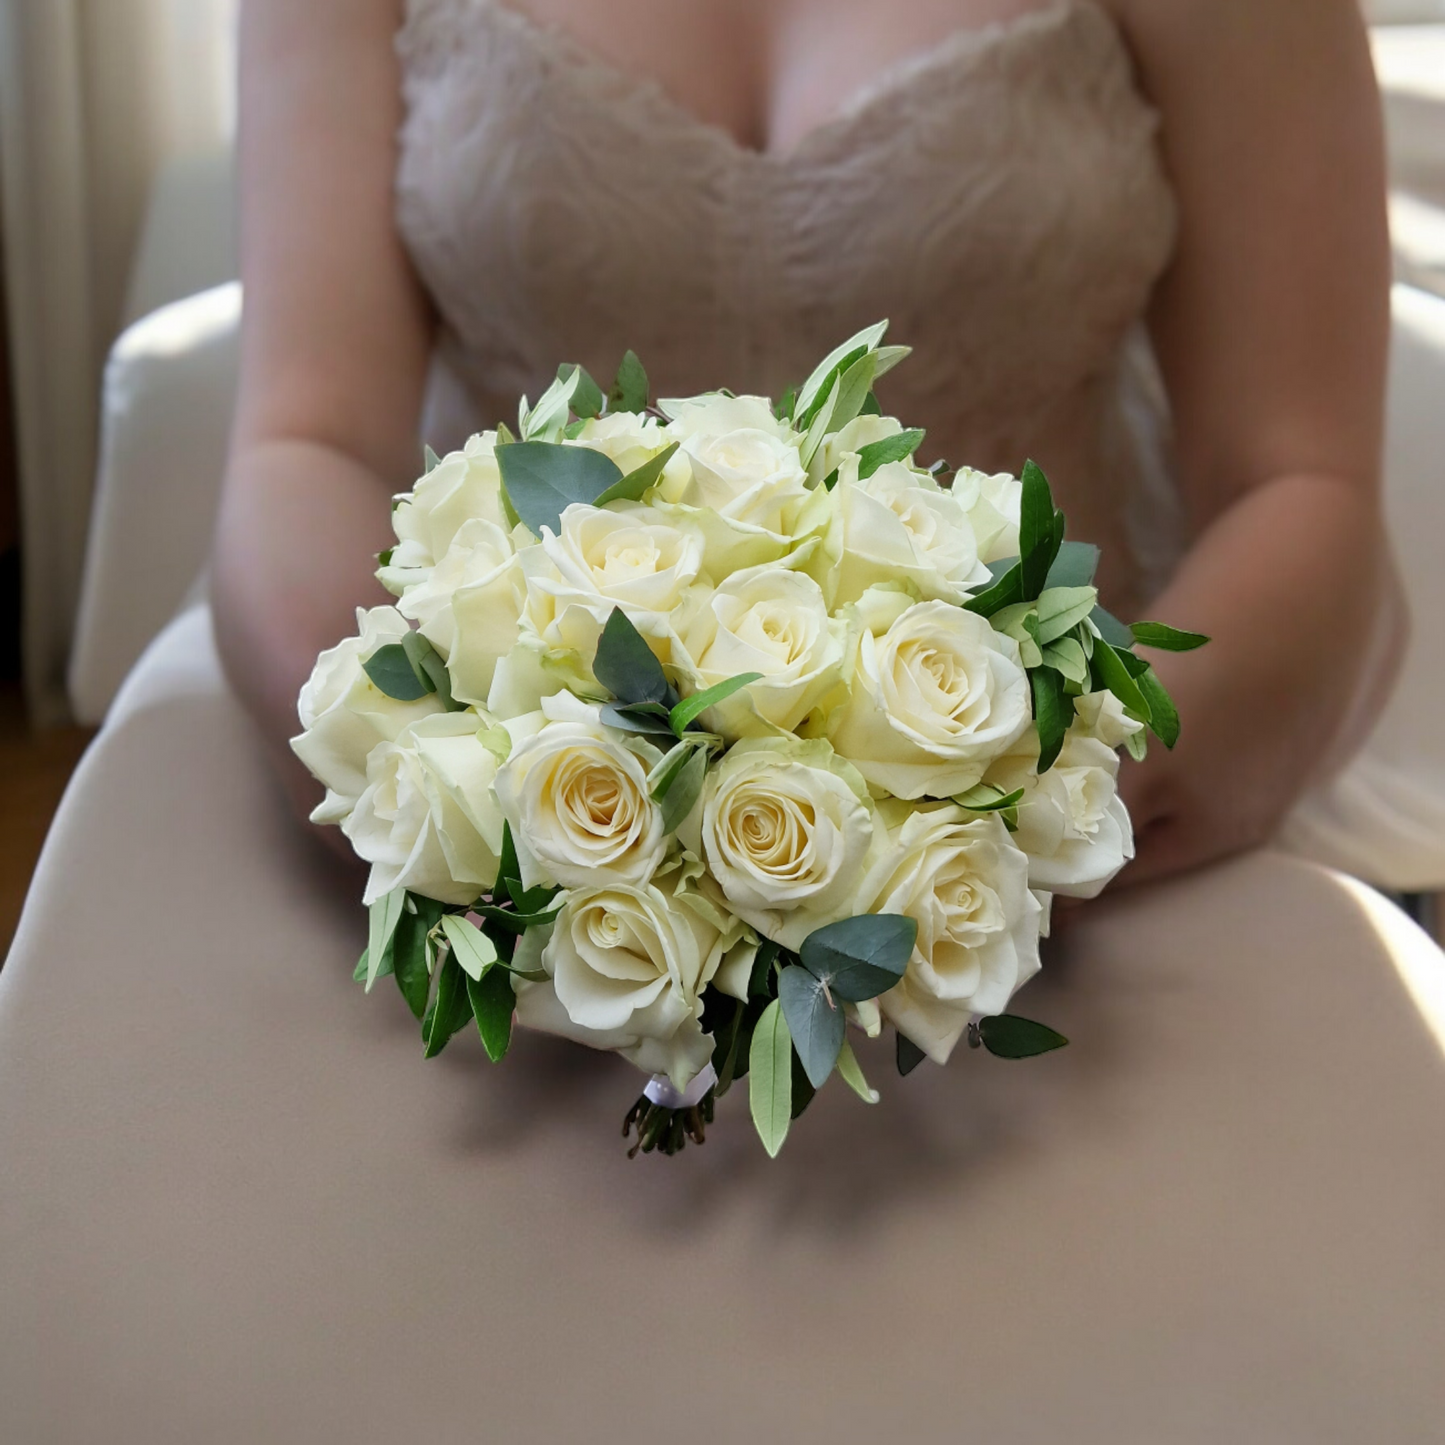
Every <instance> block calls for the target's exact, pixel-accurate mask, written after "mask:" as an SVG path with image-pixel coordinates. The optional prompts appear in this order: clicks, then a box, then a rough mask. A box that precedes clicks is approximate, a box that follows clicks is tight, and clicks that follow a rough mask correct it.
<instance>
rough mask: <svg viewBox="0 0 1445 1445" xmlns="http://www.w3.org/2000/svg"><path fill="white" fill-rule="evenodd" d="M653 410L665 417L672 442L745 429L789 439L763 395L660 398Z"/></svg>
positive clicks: (708, 394)
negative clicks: (655, 408) (655, 409)
mask: <svg viewBox="0 0 1445 1445" xmlns="http://www.w3.org/2000/svg"><path fill="white" fill-rule="evenodd" d="M657 409H658V410H659V411H660V412H661V413H662V414H663V415H664V416H665V417H667V418H668V426H667V434H668V436H669V437H671V438H672V439H673V440H674V441H686V440H687V439H688V438H689V437H694V436H709V437H717V436H722V435H723V434H724V433H725V432H732V431H739V430H743V429H747V430H750V431H763V432H767V433H768V434H769V435H771V436H775V437H778V438H780V439H787V438H789V437H791V436H792V431H791V430H790V429H789V427H788V425H787V423H786V422H780V421H779V420H778V419H777V418H776V417H775V416H774V415H773V408H772V403H771V402H770V401H769V400H768V398H767V397H765V396H728V395H726V394H725V393H723V392H720V391H710V392H705V393H704V394H703V395H701V396H687V397H664V398H663V399H662V400H661V401H659V402H658V403H657Z"/></svg>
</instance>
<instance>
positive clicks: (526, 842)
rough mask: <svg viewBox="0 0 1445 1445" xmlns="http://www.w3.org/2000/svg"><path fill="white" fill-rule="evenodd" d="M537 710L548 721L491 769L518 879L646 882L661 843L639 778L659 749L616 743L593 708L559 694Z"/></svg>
mask: <svg viewBox="0 0 1445 1445" xmlns="http://www.w3.org/2000/svg"><path fill="white" fill-rule="evenodd" d="M542 707H543V711H544V712H545V713H547V714H549V715H550V716H552V717H553V718H555V719H556V720H555V721H550V722H548V723H547V725H546V726H545V727H543V728H542V729H541V731H540V732H538V733H536V734H535V735H534V736H533V737H531V738H528V739H527V740H525V741H524V742H521V743H520V744H518V745H517V746H516V747H514V748H513V750H512V753H511V756H510V757H509V758H508V759H507V761H506V763H505V764H504V765H503V767H502V769H501V771H500V773H499V774H498V776H497V798H498V800H499V802H500V804H501V807H502V809H503V811H504V812H505V813H506V815H507V818H508V820H509V821H510V822H511V825H512V837H513V839H514V840H515V842H516V846H517V861H518V863H519V864H520V866H521V870H522V882H523V883H524V884H525V885H526V886H527V887H528V888H531V887H533V886H534V885H536V884H538V883H560V884H561V885H562V886H563V887H566V888H582V887H586V886H588V885H589V884H596V883H602V882H617V883H635V884H643V883H646V882H647V881H648V880H649V879H650V878H651V877H652V875H653V873H654V871H655V870H656V868H657V865H658V863H660V862H661V861H662V855H663V853H664V852H665V851H666V849H667V835H666V834H665V833H664V832H663V829H662V810H661V809H660V808H659V807H658V806H657V804H656V803H654V802H653V801H652V797H651V793H650V790H649V788H648V785H647V774H648V770H649V768H650V767H651V766H652V765H653V764H654V763H655V762H657V761H658V760H659V759H660V757H661V754H660V753H659V752H658V750H657V749H656V748H653V747H651V746H650V744H647V743H643V742H639V741H636V740H633V739H627V740H619V737H618V735H617V734H614V733H610V732H609V731H608V730H607V729H606V728H604V727H603V726H602V724H601V723H600V722H599V721H598V715H597V710H596V709H595V708H589V707H588V706H587V705H586V704H584V703H581V702H579V701H578V700H577V699H576V698H573V697H571V696H570V695H568V694H565V693H559V694H558V695H557V696H556V697H552V698H547V699H545V700H544V702H543V704H542Z"/></svg>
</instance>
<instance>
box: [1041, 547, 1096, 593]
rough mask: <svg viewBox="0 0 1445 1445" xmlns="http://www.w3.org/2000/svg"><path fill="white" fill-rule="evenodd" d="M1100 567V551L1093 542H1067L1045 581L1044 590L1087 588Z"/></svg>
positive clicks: (1055, 559) (1060, 550) (1061, 548)
mask: <svg viewBox="0 0 1445 1445" xmlns="http://www.w3.org/2000/svg"><path fill="white" fill-rule="evenodd" d="M1098 567H1099V549H1098V548H1097V547H1096V546H1094V544H1093V543H1092V542H1065V543H1063V544H1062V545H1061V546H1060V548H1059V555H1058V556H1057V557H1055V558H1054V565H1053V566H1052V567H1050V568H1049V575H1048V576H1047V577H1046V578H1045V579H1044V590H1045V591H1048V589H1049V588H1051V587H1087V586H1089V585H1090V584H1091V583H1092V582H1093V580H1094V573H1095V572H1096V571H1097V570H1098Z"/></svg>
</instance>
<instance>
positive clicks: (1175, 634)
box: [1129, 622, 1209, 652]
mask: <svg viewBox="0 0 1445 1445" xmlns="http://www.w3.org/2000/svg"><path fill="white" fill-rule="evenodd" d="M1129 631H1130V633H1131V634H1132V635H1133V638H1134V641H1135V642H1137V643H1138V644H1139V645H1140V646H1141V647H1156V648H1158V649H1159V651H1160V652H1193V651H1194V649H1195V648H1196V647H1203V646H1204V644H1205V643H1206V642H1208V641H1209V639H1208V638H1207V637H1206V636H1205V635H1204V634H1203V633H1202V632H1181V631H1180V630H1179V629H1178V628H1177V627H1168V626H1166V625H1165V624H1164V623H1162V622H1136V623H1135V624H1134V625H1133V626H1132V627H1131V628H1130V629H1129Z"/></svg>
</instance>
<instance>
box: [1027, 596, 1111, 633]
mask: <svg viewBox="0 0 1445 1445" xmlns="http://www.w3.org/2000/svg"><path fill="white" fill-rule="evenodd" d="M1098 601H1099V594H1098V592H1097V591H1095V589H1094V588H1092V587H1046V588H1044V590H1043V591H1042V592H1041V593H1039V601H1038V610H1039V637H1038V640H1039V645H1040V646H1044V647H1046V646H1047V645H1048V644H1049V643H1050V642H1056V641H1057V640H1058V639H1059V638H1060V637H1062V636H1063V635H1064V634H1065V633H1066V632H1070V631H1072V630H1073V629H1074V628H1075V627H1077V626H1078V625H1079V623H1081V622H1082V621H1083V620H1084V619H1085V618H1086V617H1087V616H1088V615H1089V614H1090V613H1091V612H1092V611H1093V610H1094V607H1095V605H1096V604H1097V603H1098Z"/></svg>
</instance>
